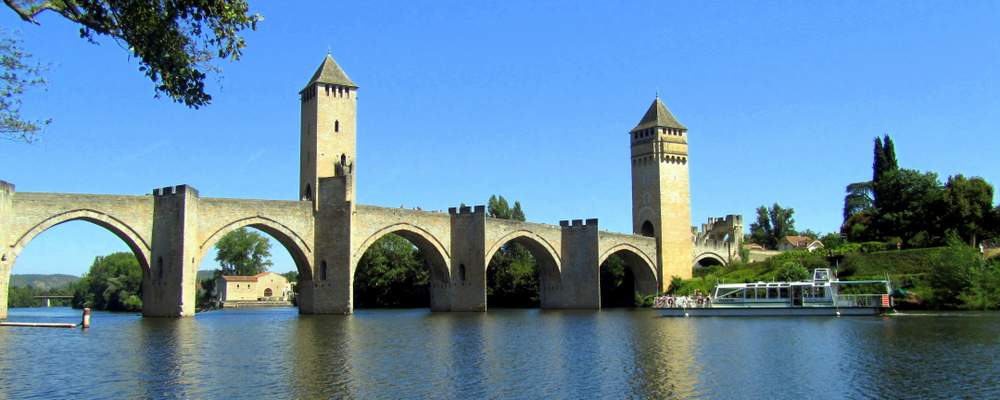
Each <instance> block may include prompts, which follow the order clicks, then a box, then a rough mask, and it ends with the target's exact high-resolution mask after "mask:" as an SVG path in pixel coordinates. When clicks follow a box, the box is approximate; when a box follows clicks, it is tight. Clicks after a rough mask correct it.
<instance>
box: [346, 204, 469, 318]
mask: <svg viewBox="0 0 1000 400" xmlns="http://www.w3.org/2000/svg"><path fill="white" fill-rule="evenodd" d="M388 234H395V235H399V236H401V237H403V238H404V239H406V240H407V241H409V242H410V243H412V244H413V245H414V246H416V247H417V249H419V250H420V251H421V253H422V254H423V255H424V257H425V258H424V260H425V261H427V264H428V268H429V269H430V278H431V279H430V280H431V282H430V305H431V310H447V309H448V308H449V307H450V306H449V300H448V292H447V286H448V285H449V284H450V282H451V255H450V254H449V253H448V250H447V249H446V248H445V246H444V245H443V244H442V243H441V241H440V240H439V239H438V238H437V237H436V236H434V234H432V233H430V232H428V231H427V230H425V229H423V228H421V227H419V226H416V225H413V224H410V223H406V222H400V223H395V224H392V225H389V226H386V227H383V228H381V229H378V230H377V231H375V232H374V233H372V234H371V235H368V237H367V238H365V240H364V241H363V242H361V246H359V247H358V249H357V251H355V252H354V254H355V257H354V259H353V260H352V263H353V265H352V266H351V285H354V277H355V275H356V274H357V270H358V266H359V264H360V263H361V258H362V256H363V255H364V254H365V253H366V252H367V251H368V249H369V248H370V247H371V246H372V245H373V244H375V242H377V241H378V240H379V239H381V238H382V237H384V236H385V235H388Z"/></svg>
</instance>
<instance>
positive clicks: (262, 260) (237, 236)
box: [215, 228, 272, 276]
mask: <svg viewBox="0 0 1000 400" xmlns="http://www.w3.org/2000/svg"><path fill="white" fill-rule="evenodd" d="M215 250H216V255H215V261H218V262H219V265H220V266H221V267H222V274H223V275H244V276H250V275H257V274H259V273H261V272H266V271H267V269H268V268H269V267H271V264H272V263H271V242H270V241H268V240H267V238H266V237H264V235H261V234H259V233H257V232H253V231H251V230H249V229H247V228H240V229H237V230H234V231H232V232H229V233H227V234H226V235H225V236H223V237H222V238H221V239H219V241H218V242H217V243H216V244H215Z"/></svg>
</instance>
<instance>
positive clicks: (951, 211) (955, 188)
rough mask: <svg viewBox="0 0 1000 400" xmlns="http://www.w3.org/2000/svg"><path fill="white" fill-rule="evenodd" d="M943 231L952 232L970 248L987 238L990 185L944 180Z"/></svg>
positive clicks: (961, 179) (974, 180)
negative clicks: (982, 238) (981, 239)
mask: <svg viewBox="0 0 1000 400" xmlns="http://www.w3.org/2000/svg"><path fill="white" fill-rule="evenodd" d="M942 208H943V213H942V214H943V216H942V219H943V228H944V229H945V230H953V231H955V232H957V233H958V235H960V236H961V237H962V238H963V239H965V240H966V241H967V242H968V243H969V244H970V245H973V246H975V245H976V238H977V237H982V236H986V235H989V233H990V230H991V229H990V228H991V222H992V221H990V219H991V217H992V215H991V213H992V211H993V210H992V208H993V186H991V185H990V184H989V183H987V182H986V181H985V180H984V179H983V178H980V177H972V178H966V177H964V176H962V175H961V174H959V175H955V176H951V177H948V183H947V184H945V188H944V194H943V196H942Z"/></svg>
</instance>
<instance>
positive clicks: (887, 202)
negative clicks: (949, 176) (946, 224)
mask: <svg viewBox="0 0 1000 400" xmlns="http://www.w3.org/2000/svg"><path fill="white" fill-rule="evenodd" d="M875 188H876V192H877V193H879V194H878V197H876V199H877V200H878V206H877V207H876V216H875V218H874V221H873V224H874V228H875V232H876V237H877V238H880V239H886V238H893V237H898V238H902V240H903V241H904V242H906V243H907V244H908V245H910V246H914V247H922V246H928V245H932V244H938V243H941V241H942V240H943V239H942V232H941V229H940V228H939V222H938V221H939V218H938V214H939V213H938V212H937V211H936V208H938V206H937V204H939V202H940V201H941V197H942V192H943V190H942V187H941V183H940V182H939V181H938V178H937V174H934V173H931V172H926V173H921V172H919V171H914V170H910V169H900V170H896V171H889V172H886V174H885V175H883V176H882V178H881V179H880V181H879V182H876V184H875Z"/></svg>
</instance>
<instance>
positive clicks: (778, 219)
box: [750, 203, 795, 249]
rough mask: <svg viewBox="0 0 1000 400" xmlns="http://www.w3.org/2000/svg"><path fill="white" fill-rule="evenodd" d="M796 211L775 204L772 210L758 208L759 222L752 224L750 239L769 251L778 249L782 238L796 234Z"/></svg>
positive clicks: (763, 207) (762, 207)
mask: <svg viewBox="0 0 1000 400" xmlns="http://www.w3.org/2000/svg"><path fill="white" fill-rule="evenodd" d="M794 213H795V209H792V208H782V207H781V206H780V205H778V203H774V205H772V206H771V208H767V207H765V206H760V207H757V221H756V222H753V223H751V224H750V239H751V241H753V242H754V243H757V244H759V245H761V246H764V247H766V248H768V249H776V248H778V241H779V240H781V238H783V237H785V236H788V235H794V234H795V219H793V218H792V215H793V214H794Z"/></svg>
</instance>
